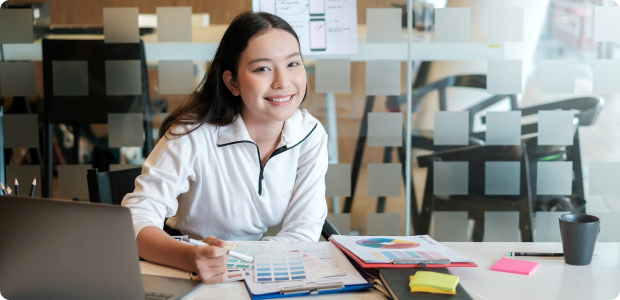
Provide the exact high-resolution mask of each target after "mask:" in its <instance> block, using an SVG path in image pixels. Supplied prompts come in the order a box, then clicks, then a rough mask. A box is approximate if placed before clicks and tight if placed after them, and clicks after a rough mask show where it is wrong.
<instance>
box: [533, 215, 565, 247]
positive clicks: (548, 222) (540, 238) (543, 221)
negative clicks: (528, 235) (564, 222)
mask: <svg viewBox="0 0 620 300" xmlns="http://www.w3.org/2000/svg"><path fill="white" fill-rule="evenodd" d="M563 214H570V211H537V212H536V227H535V228H534V242H562V236H561V235H560V220H559V218H560V216H561V215H563Z"/></svg>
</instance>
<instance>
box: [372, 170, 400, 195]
mask: <svg viewBox="0 0 620 300" xmlns="http://www.w3.org/2000/svg"><path fill="white" fill-rule="evenodd" d="M400 174H401V164H368V196H377V197H381V196H386V197H387V196H400V194H401V191H400V186H401V176H400Z"/></svg>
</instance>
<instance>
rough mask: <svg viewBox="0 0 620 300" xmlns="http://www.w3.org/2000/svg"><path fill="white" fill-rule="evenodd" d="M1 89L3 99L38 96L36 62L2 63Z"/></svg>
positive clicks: (0, 66)
mask: <svg viewBox="0 0 620 300" xmlns="http://www.w3.org/2000/svg"><path fill="white" fill-rule="evenodd" d="M0 87H1V88H2V89H1V90H2V95H1V96H3V97H12V96H36V95H37V81H36V77H35V70H34V62H31V61H24V62H6V61H5V62H0Z"/></svg>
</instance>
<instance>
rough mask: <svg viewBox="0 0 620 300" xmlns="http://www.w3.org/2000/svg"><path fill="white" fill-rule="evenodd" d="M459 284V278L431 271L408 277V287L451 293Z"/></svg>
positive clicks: (419, 272)
mask: <svg viewBox="0 0 620 300" xmlns="http://www.w3.org/2000/svg"><path fill="white" fill-rule="evenodd" d="M458 284H459V277H458V276H454V275H448V274H442V273H436V272H431V271H418V272H416V273H415V275H413V276H411V277H410V281H409V287H428V288H434V289H438V290H442V291H446V292H452V291H454V290H455V289H456V286H457V285H458Z"/></svg>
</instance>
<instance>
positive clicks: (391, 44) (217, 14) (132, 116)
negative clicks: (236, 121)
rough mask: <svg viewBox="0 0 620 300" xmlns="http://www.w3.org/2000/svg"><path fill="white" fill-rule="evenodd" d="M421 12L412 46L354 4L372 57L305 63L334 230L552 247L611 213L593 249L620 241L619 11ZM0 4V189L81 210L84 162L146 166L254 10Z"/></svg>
mask: <svg viewBox="0 0 620 300" xmlns="http://www.w3.org/2000/svg"><path fill="white" fill-rule="evenodd" d="M417 3H419V4H416V6H415V9H416V11H415V14H414V17H418V13H420V16H425V14H426V15H427V16H434V18H433V19H434V20H433V21H431V23H430V24H431V25H432V27H431V26H430V25H428V24H427V25H428V26H427V27H430V28H424V26H423V24H422V25H420V26H418V25H419V23H420V18H419V17H418V19H417V20H416V23H415V25H416V29H415V30H414V34H413V38H412V39H411V40H410V41H408V39H407V31H406V22H403V20H404V17H403V14H404V13H405V10H403V8H402V7H403V6H404V5H405V4H406V2H405V1H396V0H391V1H385V0H376V1H363V0H358V1H357V21H358V47H359V48H358V49H361V50H364V49H370V48H371V47H375V48H373V49H378V50H377V51H375V52H374V53H373V54H372V55H362V54H364V53H365V52H364V51H359V52H358V54H357V55H350V56H349V57H346V56H344V57H342V56H341V57H338V58H335V57H329V56H326V57H325V58H322V57H321V56H320V55H311V56H309V57H308V58H309V59H307V60H306V61H305V63H306V69H307V73H308V96H307V99H306V101H305V102H304V103H303V104H302V106H301V108H305V109H308V110H309V111H310V113H311V114H312V115H314V116H315V117H317V118H318V119H319V120H321V122H323V125H324V126H325V127H326V128H327V129H328V134H330V145H329V152H330V168H329V171H328V174H327V176H326V183H327V195H326V201H327V203H328V206H329V209H330V216H329V219H330V220H331V221H332V223H333V224H334V225H336V227H338V229H339V230H340V231H341V233H343V234H348V233H351V234H362V235H400V234H405V233H406V232H409V233H411V234H414V233H415V234H425V233H430V234H431V235H432V236H434V237H435V238H436V239H438V240H440V241H446V242H449V241H467V240H473V241H483V240H484V241H559V229H558V228H557V224H556V223H557V220H556V219H557V214H559V213H560V212H563V211H573V212H588V213H591V214H594V215H597V216H599V217H601V218H602V219H603V222H604V223H606V226H603V229H602V232H601V236H600V238H599V241H620V235H618V233H615V232H612V231H610V230H605V227H606V228H613V227H614V225H611V224H618V225H620V200H619V199H618V197H617V196H618V194H620V190H618V189H619V188H618V187H617V186H618V185H617V182H618V180H619V179H620V158H619V157H618V155H619V154H618V153H620V152H619V151H618V150H620V143H619V142H620V138H619V137H618V134H617V133H616V132H617V131H616V130H615V128H617V126H618V125H620V121H618V119H617V118H614V116H615V115H616V114H617V112H618V111H619V110H620V107H619V106H618V105H617V103H616V102H617V99H616V98H617V97H618V96H617V93H618V92H620V82H617V78H620V76H619V75H620V74H619V72H620V60H616V59H615V58H617V57H618V54H617V51H618V48H617V47H616V43H615V41H618V40H620V33H617V32H616V30H614V28H618V25H620V24H617V23H618V22H620V21H618V20H620V18H618V17H620V8H619V7H618V5H617V4H615V3H614V2H613V1H605V0H600V1H567V0H562V1H560V0H546V1H540V0H518V1H517V0H513V1H491V0H449V1H440V0H439V1H426V2H424V1H417ZM7 4H8V7H3V8H2V9H0V44H2V62H1V63H0V96H1V97H2V100H3V116H2V127H3V143H4V148H5V151H4V164H5V165H6V167H5V173H4V178H5V179H4V182H5V183H7V184H8V185H9V186H11V187H13V180H14V178H18V179H19V181H20V184H21V189H22V190H21V191H22V194H26V193H27V189H29V187H30V182H31V181H32V178H34V177H37V179H41V180H40V183H39V187H41V188H38V189H37V195H43V196H48V197H53V198H60V199H67V200H71V199H78V200H80V201H89V199H88V198H89V196H88V188H87V184H86V172H87V170H88V169H92V168H93V167H94V168H98V170H99V171H108V170H112V171H114V170H119V169H125V168H132V167H136V166H138V165H139V164H141V163H142V162H143V160H144V157H145V155H147V154H148V151H149V149H150V148H152V145H153V144H154V143H156V139H157V136H158V128H159V124H160V122H161V120H162V118H164V117H165V115H166V114H167V113H168V112H170V111H172V110H174V109H175V108H177V107H178V106H179V105H180V103H181V102H182V101H183V100H184V99H186V97H187V96H188V94H189V93H190V92H191V91H192V89H193V88H194V87H195V86H196V85H197V84H198V83H199V81H200V79H201V78H202V76H203V74H204V73H205V71H206V70H207V68H208V67H209V62H208V60H209V53H210V52H209V51H212V50H213V49H214V47H216V46H217V42H218V41H219V38H221V36H222V35H223V33H224V31H225V29H226V26H227V24H229V23H230V22H231V20H232V19H233V18H234V17H235V16H236V15H238V14H239V13H241V12H244V11H247V10H250V9H251V8H252V3H251V1H249V0H246V1H137V0H136V1H60V0H59V1H49V2H44V3H39V4H33V3H32V2H31V1H13V0H10V1H8V2H7V3H5V4H4V5H5V6H7ZM431 7H432V8H433V10H434V11H433V10H431ZM20 8H21V9H20ZM104 33H105V34H104ZM31 36H32V37H31ZM92 41H98V43H93V42H92ZM140 41H142V42H140ZM408 42H410V43H411V47H412V49H413V51H412V53H413V54H412V59H413V63H412V65H411V66H410V68H411V71H412V75H413V78H412V80H411V82H409V84H411V85H412V87H413V92H412V104H411V106H409V109H410V110H411V111H412V113H413V120H412V122H411V127H412V129H413V132H412V148H411V150H410V151H411V155H412V156H411V157H412V168H411V174H412V176H411V178H412V181H411V182H412V189H411V197H410V198H409V200H407V197H406V191H405V186H406V185H405V180H404V179H405V175H404V174H405V172H404V167H403V165H404V164H405V159H404V158H405V154H406V152H407V149H405V147H404V145H405V142H404V134H405V132H406V130H405V128H406V115H405V111H406V110H407V109H408V108H407V105H406V104H405V103H406V94H407V84H408V82H407V68H408V66H407V63H406V50H405V52H402V51H400V50H401V49H406V45H407V43H408ZM401 46H405V47H401ZM179 49H180V50H179ZM176 50H179V51H176ZM399 51H400V52H399ZM403 54H405V55H403ZM373 55H374V56H373ZM89 78H90V79H89ZM103 83H105V84H103ZM442 99H443V100H442ZM527 107H534V108H532V109H524V108H527ZM541 111H542V112H541ZM489 112H491V113H489ZM75 145H79V147H75ZM48 166H51V167H48ZM50 174H51V176H50ZM407 201H410V202H409V203H411V204H412V209H411V210H412V211H413V212H412V213H411V214H410V218H411V224H412V226H411V227H410V228H409V231H408V230H407V228H406V217H407V213H406V209H405V208H406V203H407ZM607 224H610V225H607ZM273 230H274V231H277V228H274V229H273Z"/></svg>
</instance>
